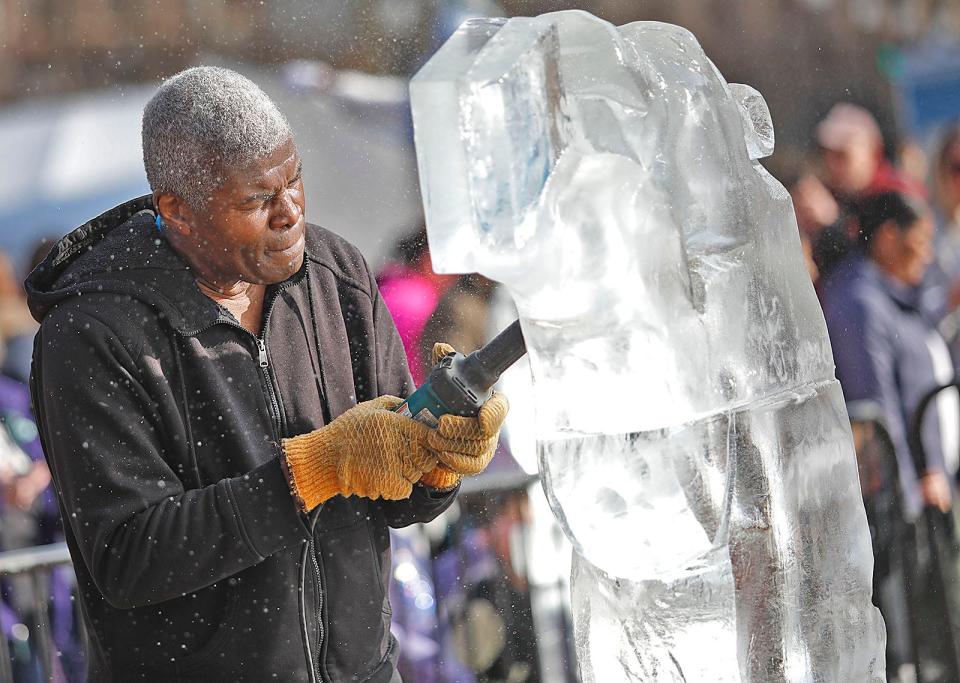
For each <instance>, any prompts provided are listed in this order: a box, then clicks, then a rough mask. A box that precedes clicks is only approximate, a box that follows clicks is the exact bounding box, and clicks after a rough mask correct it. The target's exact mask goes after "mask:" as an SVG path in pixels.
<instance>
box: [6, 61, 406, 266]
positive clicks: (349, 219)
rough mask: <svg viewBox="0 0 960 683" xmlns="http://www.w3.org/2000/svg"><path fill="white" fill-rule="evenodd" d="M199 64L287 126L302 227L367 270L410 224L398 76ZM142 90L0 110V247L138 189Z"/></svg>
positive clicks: (30, 240)
mask: <svg viewBox="0 0 960 683" xmlns="http://www.w3.org/2000/svg"><path fill="white" fill-rule="evenodd" d="M203 62H204V63H208V64H209V63H217V64H219V65H221V66H227V67H229V68H233V69H235V70H237V71H240V72H241V73H244V74H245V75H247V76H249V77H250V78H251V79H252V80H253V81H254V82H256V83H257V84H258V85H260V86H261V87H262V88H263V89H264V90H265V91H266V92H267V93H268V94H269V95H270V96H271V97H273V98H274V99H275V101H276V102H277V104H278V106H279V107H280V109H281V110H282V111H283V112H284V114H285V115H286V116H287V118H288V119H289V120H290V123H291V125H292V127H293V129H294V131H295V134H296V138H297V143H298V145H299V147H300V152H301V156H302V157H303V165H304V184H305V186H306V195H307V217H308V219H309V220H310V221H311V222H314V223H318V224H320V225H323V226H324V227H327V228H329V229H331V230H333V231H335V232H337V233H339V234H342V235H344V236H345V237H346V238H348V239H350V240H351V241H352V242H354V243H355V244H356V245H357V246H358V247H359V248H360V249H361V251H362V252H363V253H364V255H365V256H366V258H367V260H368V261H369V262H371V264H373V265H374V267H376V266H377V265H378V264H379V263H380V261H381V260H382V259H383V258H384V257H385V256H386V255H387V253H388V252H389V250H390V247H391V245H392V241H393V239H394V237H395V236H396V235H398V234H399V233H400V232H402V231H405V230H407V229H408V227H409V226H411V225H413V224H415V223H416V222H417V221H419V220H421V214H422V209H421V206H420V194H419V190H418V187H417V179H416V161H415V159H414V157H413V152H412V147H413V143H412V139H411V134H410V123H409V111H408V104H407V94H406V83H405V81H404V80H402V79H398V78H392V77H384V76H368V75H365V74H360V73H356V72H336V71H334V70H332V69H330V68H329V67H326V65H323V64H322V63H317V62H314V63H309V64H303V63H300V64H299V68H289V67H288V68H283V67H281V68H280V69H271V70H267V69H264V68H249V67H246V66H244V65H240V64H226V63H221V62H219V60H217V59H214V58H211V59H207V60H203ZM295 66H296V65H295ZM304 67H308V68H306V70H305V69H304ZM304 71H306V73H308V74H309V73H313V74H321V75H322V77H321V78H313V79H312V80H311V79H305V78H304V77H303V73H304ZM153 90H154V88H153V87H151V86H142V85H137V86H134V87H122V86H121V87H117V88H111V89H108V90H101V91H96V92H89V93H84V94H80V95H70V96H66V97H63V98H57V99H49V100H45V101H29V102H25V103H22V104H17V105H14V106H11V107H8V108H7V109H5V110H0V149H3V150H4V155H3V160H4V161H5V163H4V164H2V165H0V249H4V250H7V251H8V252H9V253H10V254H11V256H12V257H13V258H14V259H15V260H16V262H18V263H22V262H23V260H24V259H25V258H26V257H27V256H28V252H29V250H30V249H31V247H32V245H33V244H34V243H35V242H36V241H37V240H38V239H39V238H41V237H58V236H60V235H62V234H64V233H66V232H68V231H69V230H71V229H72V228H74V227H75V226H77V225H79V224H80V223H82V222H83V221H85V220H87V219H89V218H92V217H94V216H96V215H98V214H99V213H100V212H102V211H105V210H106V209H109V208H111V207H112V206H114V205H116V204H118V203H120V202H122V201H124V200H126V199H129V198H131V197H134V196H137V195H140V194H144V193H146V192H147V191H148V186H147V181H146V177H145V175H144V171H143V162H142V160H141V146H140V115H141V111H142V109H143V105H144V104H145V102H146V101H147V99H149V97H150V95H151V94H152V93H153Z"/></svg>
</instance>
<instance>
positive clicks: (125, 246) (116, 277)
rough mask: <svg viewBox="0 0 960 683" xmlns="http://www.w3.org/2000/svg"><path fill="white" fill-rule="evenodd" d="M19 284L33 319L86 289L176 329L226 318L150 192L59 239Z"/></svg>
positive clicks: (189, 332)
mask: <svg viewBox="0 0 960 683" xmlns="http://www.w3.org/2000/svg"><path fill="white" fill-rule="evenodd" d="M304 262H305V263H306V259H304ZM302 272H303V271H302V269H301V273H298V274H297V275H294V277H293V278H292V279H299V277H300V275H301V274H302ZM288 282H289V281H288ZM25 286H26V289H27V297H28V302H29V305H30V310H31V312H32V313H33V316H34V318H36V319H37V320H38V321H40V320H42V319H43V317H44V315H46V313H47V311H49V310H50V309H51V308H52V307H53V306H55V305H56V304H57V303H59V302H60V301H62V300H64V299H67V298H71V297H74V296H78V295H82V294H90V293H101V294H102V293H113V294H123V295H128V296H131V297H133V298H135V299H138V300H140V301H143V302H145V303H147V304H149V305H151V306H153V307H154V308H155V309H156V310H157V311H158V313H159V314H160V315H161V316H162V317H163V318H165V319H166V321H167V323H168V324H169V325H170V326H171V327H172V328H173V329H174V330H176V331H177V332H179V333H181V334H184V335H192V334H196V333H197V332H198V331H200V330H202V329H206V328H207V327H210V326H212V325H215V324H217V323H219V322H227V321H232V318H231V317H230V316H229V314H227V313H226V312H225V311H224V309H223V308H221V307H220V306H219V305H218V304H217V303H216V302H214V301H213V300H212V299H210V298H209V297H207V296H206V295H204V294H203V293H202V292H201V291H200V290H199V288H198V287H197V285H196V280H195V278H194V276H193V272H192V271H191V269H190V267H189V266H188V265H187V263H186V261H184V260H183V258H181V257H180V255H179V254H177V252H176V251H174V249H173V248H172V247H171V246H170V244H169V243H168V242H167V240H166V239H165V238H164V237H163V235H162V233H160V232H158V229H157V226H156V213H155V209H154V207H153V199H152V197H151V196H150V195H146V196H144V197H138V198H137V199H133V200H131V201H129V202H125V203H123V204H121V205H119V206H117V207H114V208H113V209H110V210H109V211H107V212H105V213H103V214H101V215H100V216H98V217H96V218H94V219H93V220H91V221H88V222H87V223H84V224H83V225H81V226H80V227H78V228H77V229H76V230H74V231H73V232H71V233H70V234H68V235H66V236H65V237H63V238H62V239H60V240H59V241H58V242H57V243H56V244H55V245H54V246H53V248H52V249H51V251H50V254H49V255H48V256H47V258H46V259H44V260H43V262H42V263H41V264H40V265H39V266H37V268H36V269H35V270H34V271H33V272H32V273H30V275H29V276H28V278H27V281H26V283H25ZM281 286H282V285H281Z"/></svg>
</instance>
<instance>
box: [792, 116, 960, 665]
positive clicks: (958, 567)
mask: <svg viewBox="0 0 960 683" xmlns="http://www.w3.org/2000/svg"><path fill="white" fill-rule="evenodd" d="M813 143H814V144H813V145H812V152H811V158H810V159H809V162H808V163H807V164H806V165H805V166H804V167H803V168H802V169H801V170H800V172H798V173H797V174H796V177H795V178H793V179H791V180H792V182H790V192H791V196H792V198H793V202H794V207H795V210H796V215H797V222H798V225H799V228H800V236H801V242H802V244H803V246H804V255H805V257H806V259H807V266H808V269H809V272H810V276H811V278H812V279H813V281H814V283H815V287H816V290H817V294H818V296H819V298H820V302H821V305H822V307H823V311H824V317H825V319H826V323H827V328H828V331H829V334H830V340H831V344H832V346H833V353H834V358H835V363H836V372H837V378H838V379H839V380H840V383H841V385H842V387H843V391H844V397H845V400H846V402H847V406H848V411H849V413H850V418H851V422H852V426H853V431H854V440H855V445H856V447H857V456H858V461H859V462H858V464H859V466H860V475H861V489H862V492H863V496H864V503H865V507H866V510H867V515H868V521H869V524H870V529H871V534H872V538H873V545H874V554H875V572H874V588H875V590H874V594H875V601H876V602H877V604H878V606H879V607H880V609H881V612H882V613H883V614H884V617H885V620H886V622H887V628H888V647H887V668H888V676H889V677H890V679H891V680H914V679H915V680H920V681H944V682H946V681H957V680H960V654H958V647H960V629H958V623H960V593H958V591H960V580H958V579H960V574H958V571H960V562H958V559H960V555H958V552H957V547H958V534H957V531H958V527H957V522H956V521H955V519H956V518H955V514H956V512H957V508H958V506H957V505H956V501H957V484H958V465H960V397H958V393H957V386H956V380H955V378H956V374H957V373H956V368H957V363H958V362H960V325H958V318H960V124H954V125H952V126H948V127H946V128H945V129H944V131H943V133H942V134H941V136H940V140H939V143H938V144H937V145H936V147H935V149H934V150H933V152H932V154H930V156H929V161H928V158H927V155H925V154H924V152H923V151H922V150H921V149H920V147H919V146H917V145H914V144H905V145H903V146H901V147H900V148H899V149H898V150H896V151H895V153H893V154H890V153H889V150H890V145H889V144H888V143H887V141H885V140H884V137H883V135H882V133H881V129H880V126H879V125H878V124H877V121H876V119H875V118H874V116H873V115H872V114H871V113H870V112H869V111H867V110H865V109H863V108H861V107H858V106H856V105H853V104H849V103H839V104H836V105H835V106H834V107H833V108H832V109H831V110H830V111H829V113H828V114H827V115H826V116H825V117H824V118H823V119H822V120H821V121H820V122H819V124H818V125H817V127H816V129H815V134H814V140H813Z"/></svg>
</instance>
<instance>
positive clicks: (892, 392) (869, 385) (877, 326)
mask: <svg viewBox="0 0 960 683" xmlns="http://www.w3.org/2000/svg"><path fill="white" fill-rule="evenodd" d="M845 303H846V305H845V306H844V307H843V310H842V312H841V311H838V312H837V313H842V315H832V316H828V320H830V319H831V318H832V322H833V323H834V324H833V325H831V326H830V330H831V334H830V337H831V343H832V345H833V354H834V360H835V362H836V366H837V377H838V379H839V380H840V384H841V385H842V387H843V394H844V399H845V400H846V401H847V402H848V403H854V402H863V403H868V402H869V403H874V404H876V405H879V406H880V409H881V412H882V414H883V416H884V423H885V424H884V426H885V427H886V429H887V432H888V433H889V435H890V440H891V442H892V443H893V447H894V451H895V455H896V460H897V470H898V475H899V478H900V482H901V487H902V488H903V489H904V490H905V492H909V491H912V490H914V489H915V488H916V486H917V481H918V479H919V476H918V475H919V473H918V472H917V471H916V467H915V465H914V460H913V455H912V453H911V450H910V445H909V440H908V438H909V437H908V430H909V429H910V425H909V424H907V420H906V417H905V414H906V413H905V409H904V406H903V401H902V395H901V388H900V386H899V382H898V380H897V362H896V350H895V347H894V341H893V339H891V336H890V330H888V329H886V328H887V326H886V325H884V324H883V320H882V319H881V315H882V314H881V313H879V312H877V311H875V310H873V308H872V307H871V306H870V305H869V302H867V301H864V300H862V299H861V298H859V297H851V298H850V299H849V301H848V302H845ZM931 455H932V456H933V457H931V458H930V462H928V463H927V467H928V468H929V469H943V460H942V454H940V453H939V449H937V450H936V451H935V452H933V453H932V454H931ZM937 456H940V457H937Z"/></svg>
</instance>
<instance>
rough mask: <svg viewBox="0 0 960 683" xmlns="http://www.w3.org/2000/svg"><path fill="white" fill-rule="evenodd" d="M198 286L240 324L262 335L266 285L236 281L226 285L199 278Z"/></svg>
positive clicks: (257, 334) (255, 333)
mask: <svg viewBox="0 0 960 683" xmlns="http://www.w3.org/2000/svg"><path fill="white" fill-rule="evenodd" d="M197 287H198V288H199V289H200V291H201V292H202V293H203V294H205V295H206V296H208V297H210V298H211V299H213V300H214V301H216V302H217V303H218V304H220V305H221V306H223V307H224V308H225V309H227V310H228V311H230V314H231V315H233V317H234V318H236V319H237V320H238V321H239V322H240V324H241V325H242V326H243V327H244V328H246V329H247V330H249V331H250V332H251V333H253V334H254V335H256V336H259V335H260V328H261V325H262V322H263V320H262V318H263V299H264V294H265V293H266V291H267V287H266V285H254V284H250V283H249V282H242V281H241V282H236V283H234V284H232V285H229V286H226V287H224V286H223V285H214V284H212V283H209V282H206V281H205V280H203V279H202V278H197Z"/></svg>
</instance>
